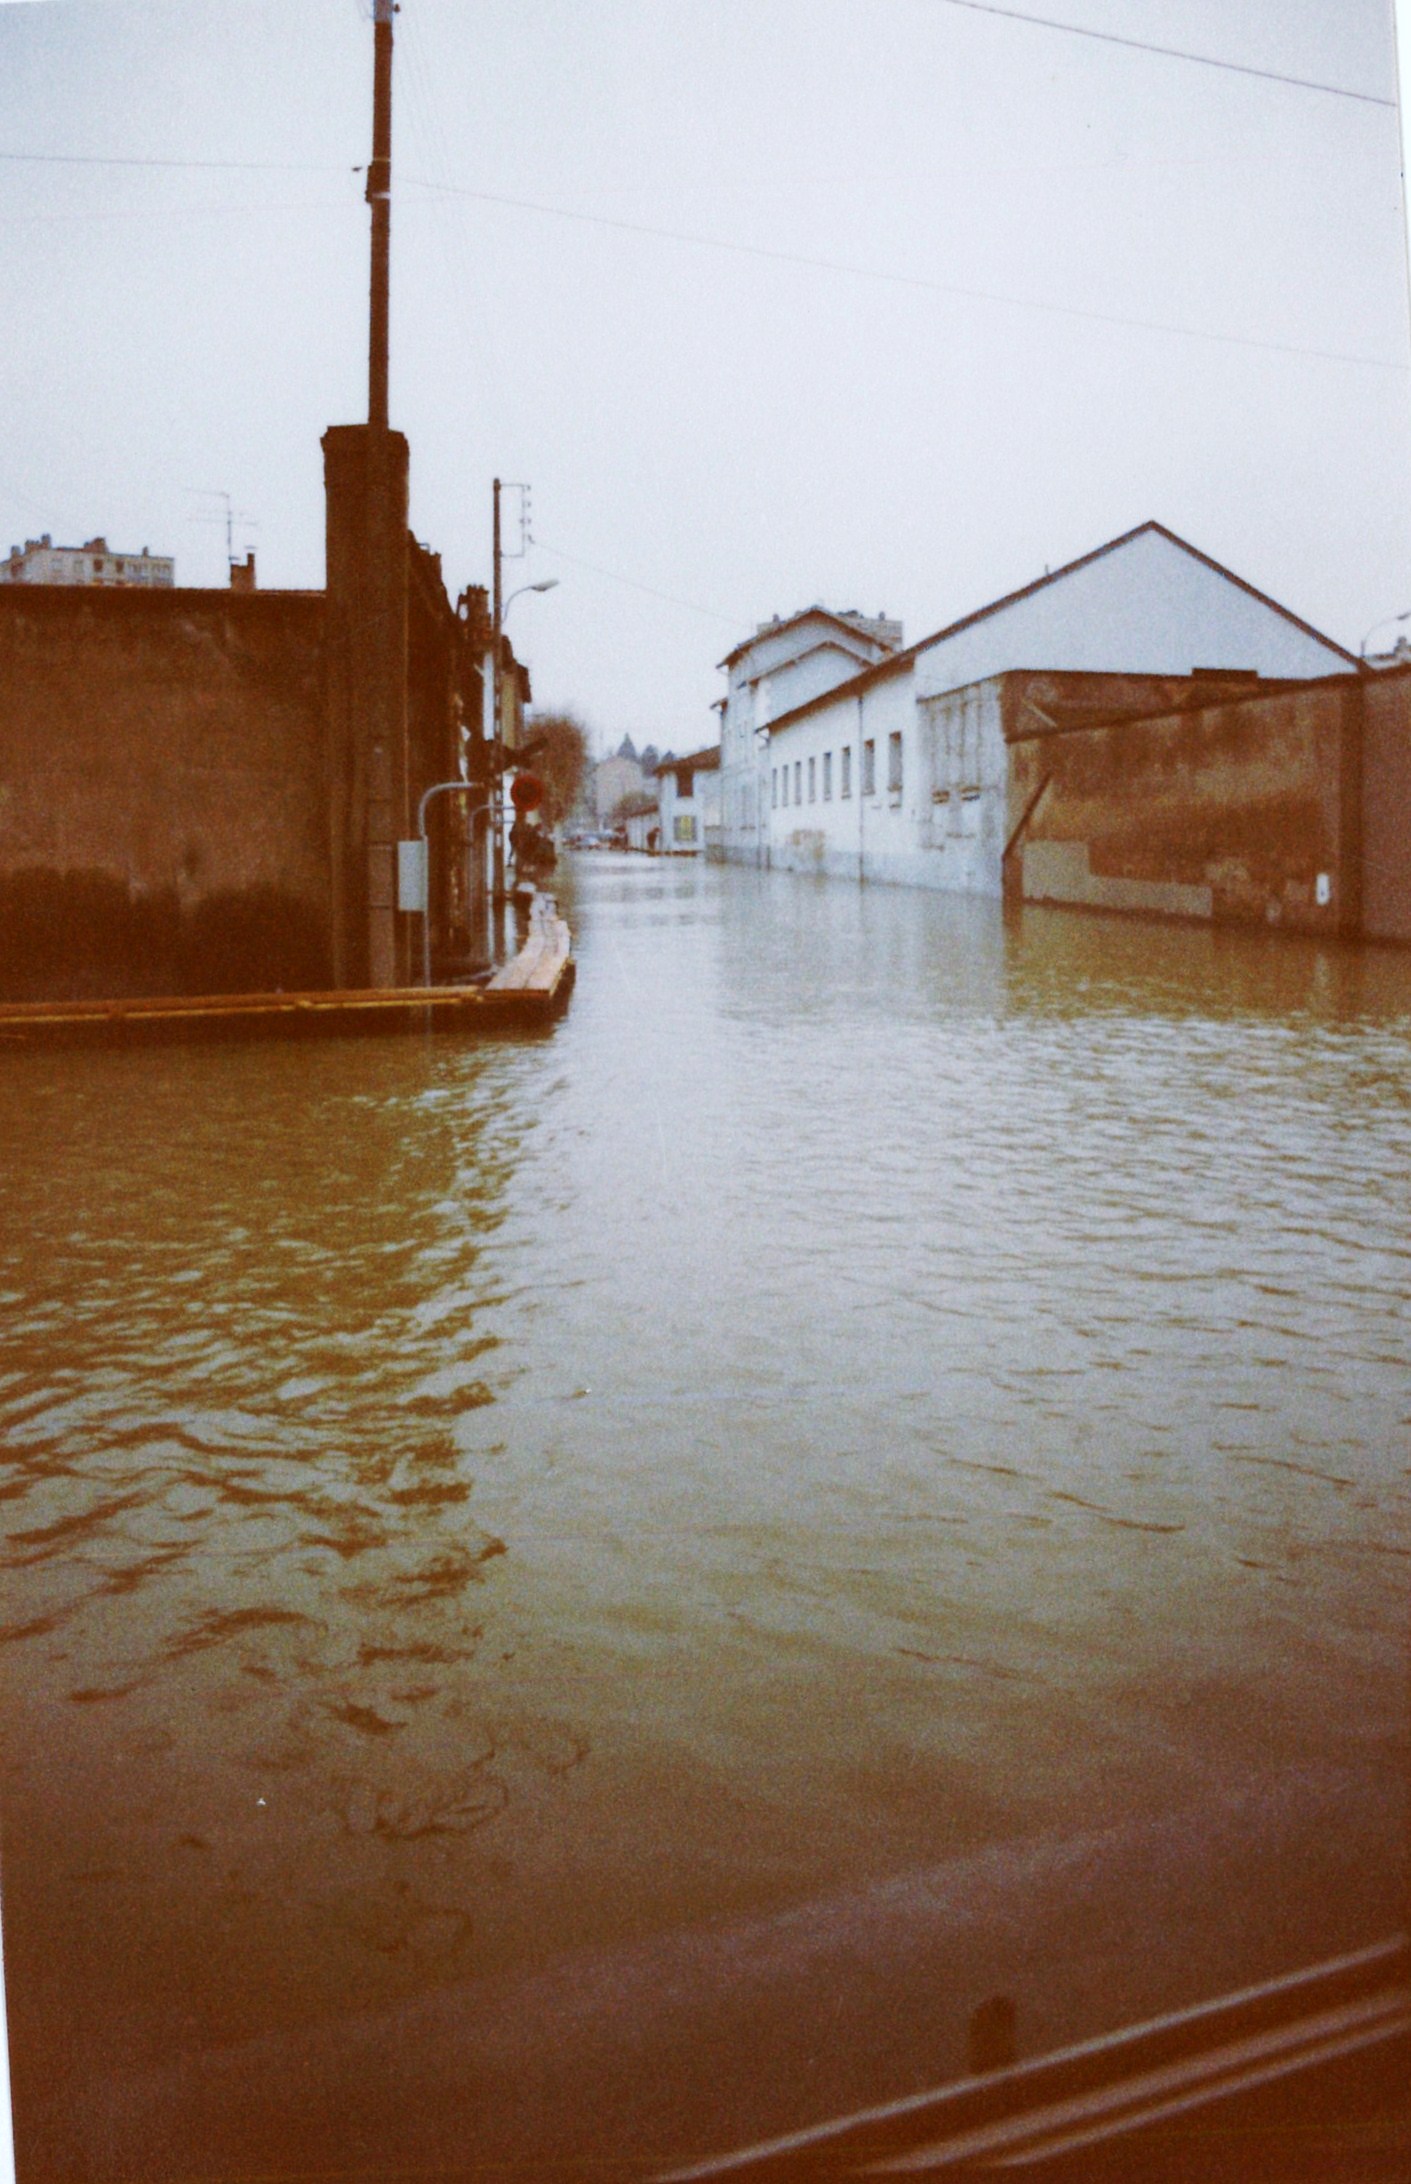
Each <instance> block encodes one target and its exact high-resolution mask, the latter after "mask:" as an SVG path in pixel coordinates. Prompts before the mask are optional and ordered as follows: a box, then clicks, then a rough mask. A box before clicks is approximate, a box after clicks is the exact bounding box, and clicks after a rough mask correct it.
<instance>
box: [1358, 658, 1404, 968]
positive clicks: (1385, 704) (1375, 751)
mask: <svg viewBox="0 0 1411 2184" xmlns="http://www.w3.org/2000/svg"><path fill="white" fill-rule="evenodd" d="M1362 719H1363V728H1362V738H1363V759H1362V778H1363V788H1364V797H1365V805H1364V817H1363V826H1362V929H1363V931H1364V933H1365V934H1366V935H1367V937H1368V938H1369V939H1375V940H1411V668H1402V669H1398V670H1397V671H1396V672H1395V673H1393V674H1385V675H1378V676H1377V677H1376V678H1375V680H1374V681H1369V682H1367V683H1365V684H1364V685H1363V690H1362Z"/></svg>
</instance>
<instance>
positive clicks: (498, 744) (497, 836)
mask: <svg viewBox="0 0 1411 2184" xmlns="http://www.w3.org/2000/svg"><path fill="white" fill-rule="evenodd" d="M494 501H495V514H494V524H493V531H494V539H493V548H492V559H493V561H494V566H495V589H494V609H493V625H492V626H493V629H494V638H493V645H494V650H493V652H492V654H491V660H490V693H491V695H490V712H491V720H492V723H493V729H492V732H493V736H494V741H493V743H492V744H491V747H490V763H491V765H492V766H493V767H494V769H495V776H494V784H493V787H492V789H491V792H490V793H491V806H490V824H491V826H492V828H493V829H494V832H493V834H492V836H491V892H492V894H493V896H494V899H495V901H496V902H497V903H500V902H503V900H504V895H505V753H504V735H503V727H502V714H503V702H502V699H501V696H500V673H501V670H500V646H501V636H500V628H501V624H502V622H503V620H504V611H505V609H504V592H503V588H502V575H501V569H500V481H499V479H498V478H496V480H495V496H494ZM481 505H482V506H483V505H484V504H483V502H482V504H481Z"/></svg>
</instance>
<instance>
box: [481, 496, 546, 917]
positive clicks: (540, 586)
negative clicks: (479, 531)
mask: <svg viewBox="0 0 1411 2184" xmlns="http://www.w3.org/2000/svg"><path fill="white" fill-rule="evenodd" d="M499 490H500V488H499V482H498V480H497V481H496V485H495V491H496V494H497V495H498V493H499ZM499 506H500V504H499V501H498V499H497V500H496V502H495V511H496V512H495V633H494V635H495V641H494V647H493V654H492V658H491V662H490V684H491V689H490V717H491V719H492V721H493V723H494V729H495V741H496V743H498V742H499V741H500V635H501V632H502V631H503V629H504V626H505V616H506V615H507V614H508V613H509V610H510V608H511V607H512V606H513V605H514V602H515V600H516V599H520V598H522V597H523V595H524V593H525V592H534V591H537V592H545V591H555V590H557V588H558V581H559V580H558V578H557V577H556V576H545V577H541V578H540V580H539V582H538V583H537V584H521V585H520V586H519V588H518V590H516V591H512V592H511V593H510V595H509V598H508V599H506V600H505V601H504V602H503V604H502V603H501V600H500V531H499V523H500V517H499ZM503 782H504V776H503V773H499V774H497V775H496V776H495V793H494V795H493V797H492V798H491V800H490V808H491V810H492V812H493V813H494V820H493V825H494V830H495V840H494V858H495V874H494V881H493V888H494V894H495V899H496V901H497V902H498V901H499V900H500V898H501V891H502V889H503V887H504V831H505V799H504V788H503Z"/></svg>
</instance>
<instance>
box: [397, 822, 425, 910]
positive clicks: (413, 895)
mask: <svg viewBox="0 0 1411 2184" xmlns="http://www.w3.org/2000/svg"><path fill="white" fill-rule="evenodd" d="M397 908H398V909H399V910H414V911H416V912H417V913H418V914H419V915H420V916H421V917H425V915H426V844H425V842H424V841H421V840H420V839H413V840H412V841H410V842H398V844H397Z"/></svg>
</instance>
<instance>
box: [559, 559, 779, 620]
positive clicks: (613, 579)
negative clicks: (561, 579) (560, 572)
mask: <svg viewBox="0 0 1411 2184" xmlns="http://www.w3.org/2000/svg"><path fill="white" fill-rule="evenodd" d="M534 545H535V548H536V549H537V551H539V552H541V553H546V554H552V555H553V557H554V559H555V561H567V562H570V563H571V564H572V566H573V567H574V568H575V569H591V570H592V572H593V574H594V576H605V577H606V578H607V579H608V582H609V583H611V584H625V585H626V586H627V588H628V590H629V591H639V592H645V593H646V594H647V596H648V598H650V599H664V600H665V601H666V603H667V605H668V606H671V607H684V608H685V609H686V611H687V613H688V614H703V615H704V616H705V618H706V620H707V621H708V622H723V623H724V624H725V626H726V628H727V629H739V628H740V626H741V618H740V616H739V615H735V614H721V613H720V611H719V610H718V608H715V607H699V606H697V605H696V602H695V601H694V600H693V599H679V598H678V597H677V596H676V594H675V592H667V591H659V590H658V589H657V587H656V585H655V584H643V583H641V582H640V581H639V580H638V579H637V578H636V577H635V576H620V575H619V574H618V572H617V570H616V569H604V568H601V567H600V566H599V564H598V563H597V562H596V561H585V560H584V559H583V557H582V555H581V554H566V553H565V552H564V550H563V548H562V547H561V546H546V545H545V543H544V541H543V539H541V538H536V539H535V541H534Z"/></svg>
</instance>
